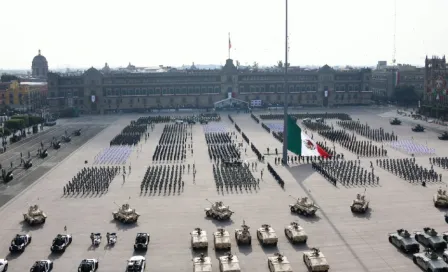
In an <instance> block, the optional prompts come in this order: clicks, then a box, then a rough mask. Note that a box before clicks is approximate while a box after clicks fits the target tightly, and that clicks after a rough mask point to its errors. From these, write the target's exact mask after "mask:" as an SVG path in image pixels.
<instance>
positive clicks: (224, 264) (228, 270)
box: [219, 252, 241, 272]
mask: <svg viewBox="0 0 448 272" xmlns="http://www.w3.org/2000/svg"><path fill="white" fill-rule="evenodd" d="M219 271H220V272H241V268H240V262H239V261H238V258H237V257H236V256H235V255H232V253H230V252H229V253H228V254H227V256H221V257H219Z"/></svg>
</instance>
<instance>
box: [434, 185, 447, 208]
mask: <svg viewBox="0 0 448 272" xmlns="http://www.w3.org/2000/svg"><path fill="white" fill-rule="evenodd" d="M433 200H434V206H435V207H437V208H447V207H448V195H447V194H446V190H442V189H441V188H439V189H438V190H437V193H436V194H435V195H434V197H433Z"/></svg>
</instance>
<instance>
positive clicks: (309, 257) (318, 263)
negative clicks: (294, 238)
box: [303, 248, 330, 272]
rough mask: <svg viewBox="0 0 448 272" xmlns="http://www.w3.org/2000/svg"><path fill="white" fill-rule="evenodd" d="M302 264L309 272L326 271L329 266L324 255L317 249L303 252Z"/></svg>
mask: <svg viewBox="0 0 448 272" xmlns="http://www.w3.org/2000/svg"><path fill="white" fill-rule="evenodd" d="M303 262H304V263H305V265H306V267H307V268H308V270H309V271H312V272H314V271H325V272H326V271H328V270H330V265H329V264H328V262H327V259H326V258H325V256H324V254H323V253H322V252H321V251H320V250H319V249H318V248H312V249H311V250H309V251H305V252H303Z"/></svg>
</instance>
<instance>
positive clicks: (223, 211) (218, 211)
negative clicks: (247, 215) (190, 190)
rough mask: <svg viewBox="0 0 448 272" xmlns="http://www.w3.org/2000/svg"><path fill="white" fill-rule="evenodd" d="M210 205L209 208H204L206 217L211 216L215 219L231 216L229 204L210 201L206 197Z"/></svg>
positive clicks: (227, 218) (226, 218) (225, 218)
mask: <svg viewBox="0 0 448 272" xmlns="http://www.w3.org/2000/svg"><path fill="white" fill-rule="evenodd" d="M206 200H207V201H208V202H210V204H212V206H211V207H210V208H206V209H205V215H206V216H207V217H212V218H214V219H217V220H229V219H230V216H232V214H233V211H232V210H230V208H229V206H225V205H224V204H223V203H222V201H216V202H215V203H212V202H211V201H209V200H208V199H206Z"/></svg>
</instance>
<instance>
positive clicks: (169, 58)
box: [0, 0, 448, 69]
mask: <svg viewBox="0 0 448 272" xmlns="http://www.w3.org/2000/svg"><path fill="white" fill-rule="evenodd" d="M284 2H285V1H284V0H163V1H162V0H127V1H115V0H77V1H64V0H62V1H61V0H38V1H36V0H14V1H7V0H3V1H0V9H1V10H3V11H4V12H2V13H1V16H0V27H1V28H2V29H3V31H2V33H3V34H2V39H1V42H0V68H3V69H19V68H25V69H30V66H31V60H32V58H33V57H34V56H35V55H36V54H37V50H38V49H41V50H42V54H43V55H44V56H45V57H46V58H47V60H48V62H49V66H50V69H51V68H63V67H90V66H95V67H102V66H103V65H104V63H105V62H108V63H109V65H110V66H112V67H118V66H126V65H127V64H128V63H129V62H131V63H132V64H134V65H137V66H157V65H161V64H162V65H173V66H180V65H182V64H188V65H190V64H191V63H192V62H195V63H196V64H224V63H225V59H226V58H227V54H228V52H227V48H228V33H229V32H230V33H231V40H232V50H231V57H232V58H233V59H234V60H239V61H240V63H241V64H245V63H248V64H252V63H253V62H254V61H257V62H258V63H259V64H260V65H271V64H274V63H276V61H277V60H280V59H284V32H285V31H284V29H285V26H284V25H285V23H284V21H285V20H284V18H285V12H284V10H285V3H284ZM447 10H448V1H447V0H397V31H396V33H397V38H396V58H397V61H398V62H400V63H409V64H417V65H423V63H424V62H423V60H424V57H425V55H426V54H428V55H434V54H436V55H443V54H445V53H448V35H447V33H448V24H447V17H446V14H447V13H446V11H447ZM393 15H394V1H393V0H375V1H366V0H313V1H309V0H289V16H290V20H289V35H290V51H289V52H290V63H291V65H323V64H329V65H343V64H349V65H369V66H370V65H375V64H376V62H377V61H378V60H387V61H390V60H391V59H392V53H393V32H394V31H393V30H394V23H393V22H394V19H393V18H394V16H393Z"/></svg>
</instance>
